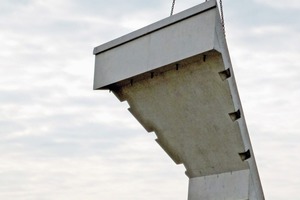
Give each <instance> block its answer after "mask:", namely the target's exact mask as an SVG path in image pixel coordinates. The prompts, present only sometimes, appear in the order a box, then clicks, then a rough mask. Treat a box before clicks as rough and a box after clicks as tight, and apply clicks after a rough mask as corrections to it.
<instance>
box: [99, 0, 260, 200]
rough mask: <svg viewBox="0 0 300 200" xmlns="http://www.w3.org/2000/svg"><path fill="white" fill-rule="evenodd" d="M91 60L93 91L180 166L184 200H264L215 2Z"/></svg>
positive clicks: (151, 28) (110, 46)
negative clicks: (117, 105) (109, 99)
mask: <svg viewBox="0 0 300 200" xmlns="http://www.w3.org/2000/svg"><path fill="white" fill-rule="evenodd" d="M189 14H190V15H189ZM182 16H184V17H182ZM175 19H176V20H175ZM167 22H169V23H170V24H168V23H167ZM158 27H159V28H158ZM95 53H96V64H95V81H94V88H95V89H110V90H112V91H113V92H114V94H115V95H116V96H117V97H118V98H119V100H120V101H127V102H128V104H129V106H130V108H129V111H130V112H131V113H132V114H133V115H134V116H135V118H136V119H137V120H138V121H139V122H140V123H141V125H143V127H144V128H145V129H146V130H147V131H148V132H155V134H156V135H157V140H156V141H157V142H158V144H159V145H160V146H161V147H162V148H163V149H164V150H165V151H166V153H167V154H168V155H169V156H170V157H171V158H172V159H173V160H174V162H175V163H177V164H183V165H184V166H185V168H186V175H187V176H188V177H189V178H190V184H189V195H188V196H189V200H196V199H216V200H218V199H250V200H263V199H264V196H263V192H262V187H261V183H260V179H259V175H258V171H257V167H256V163H255V158H254V153H253V150H252V147H251V142H250V138H249V134H248V130H247V126H246V122H245V118H244V113H243V109H242V106H241V102H240V99H239V95H238V91H237V86H236V82H235V78H234V73H233V69H232V66H231V62H230V57H229V52H228V49H227V45H226V40H225V37H224V33H223V29H222V26H221V21H220V15H219V12H218V8H217V7H216V1H215V0H210V1H208V2H205V3H203V4H201V5H199V6H196V7H195V8H192V9H190V10H188V11H185V12H184V13H183V14H182V13H181V14H178V15H177V17H176V15H175V16H174V18H172V17H170V18H168V19H167V20H166V19H165V20H162V21H161V22H157V23H156V24H154V25H150V26H149V27H148V28H147V27H146V28H145V29H142V30H140V31H137V32H134V33H133V34H132V35H130V34H129V35H127V36H124V37H123V39H122V38H119V39H117V40H115V41H112V42H110V43H107V44H105V45H103V46H99V47H97V48H96V49H95Z"/></svg>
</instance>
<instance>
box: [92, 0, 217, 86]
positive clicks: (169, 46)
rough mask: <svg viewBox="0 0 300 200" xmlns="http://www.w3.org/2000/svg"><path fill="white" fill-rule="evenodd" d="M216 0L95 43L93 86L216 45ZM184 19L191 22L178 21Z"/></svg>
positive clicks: (108, 82)
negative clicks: (110, 40)
mask: <svg viewBox="0 0 300 200" xmlns="http://www.w3.org/2000/svg"><path fill="white" fill-rule="evenodd" d="M213 2H214V1H209V3H208V2H207V4H204V5H199V6H197V7H195V8H192V9H190V10H188V11H186V12H184V13H183V14H181V13H179V14H177V15H174V16H172V17H170V18H167V19H166V20H162V21H161V22H157V23H155V24H153V25H150V26H148V27H146V28H144V29H142V30H140V31H137V33H136V32H134V33H132V34H129V35H126V36H124V37H121V38H119V39H116V40H114V41H112V42H109V43H107V44H104V45H102V46H99V47H96V48H95V50H94V52H95V53H96V54H97V55H96V65H95V80H94V89H99V88H103V87H105V86H108V85H110V84H114V83H116V82H119V81H120V80H126V79H128V78H130V77H132V76H136V75H139V74H142V73H145V72H148V71H151V70H155V69H157V68H160V67H162V66H165V65H168V64H170V63H173V62H177V61H180V60H182V59H185V58H189V57H191V56H195V55H197V54H199V52H205V51H209V50H211V49H215V44H214V41H215V37H216V35H215V33H214V25H215V15H216V13H215V11H214V10H213V8H216V4H215V3H213ZM204 11H205V14H201V13H203V12H204ZM195 13H199V15H194V14H195ZM191 15H192V16H193V15H194V17H191ZM183 19H184V20H185V21H187V22H188V23H179V22H180V21H181V20H183ZM168 22H169V23H168ZM176 22H177V23H176ZM199 24H205V26H199ZM161 27H164V28H161ZM159 28H161V29H159ZM155 30H158V31H155ZM200 37H202V38H205V39H204V40H201V39H200ZM133 38H134V39H133ZM128 41H130V42H128ZM195 41H197V42H195Z"/></svg>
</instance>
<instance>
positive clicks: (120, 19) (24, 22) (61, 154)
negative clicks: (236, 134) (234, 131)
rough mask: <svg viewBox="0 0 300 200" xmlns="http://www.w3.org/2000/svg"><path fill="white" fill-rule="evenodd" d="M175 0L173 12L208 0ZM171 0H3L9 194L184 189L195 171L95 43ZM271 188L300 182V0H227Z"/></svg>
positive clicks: (11, 199) (24, 197)
mask: <svg viewBox="0 0 300 200" xmlns="http://www.w3.org/2000/svg"><path fill="white" fill-rule="evenodd" d="M202 2H204V1H199V0H177V3H176V5H175V10H174V12H175V13H178V12H180V11H182V10H184V9H187V8H190V7H192V6H194V5H197V4H199V3H202ZM171 3H172V0H151V1H144V0H127V1H124V0H109V1H108V0H106V1H104V0H51V1H50V0H0V199H5V200H48V199H49V200H53V199H55V200H66V199H72V200H82V199H87V200H96V199H105V200H106V199H107V200H108V199H109V200H119V199H122V200H132V199H137V200H139V199H143V200H150V199H151V200H153V199H160V200H174V199H178V200H181V199H187V189H188V178H187V177H186V176H185V175H184V171H185V169H184V167H183V166H182V165H176V164H175V163H174V162H173V161H172V160H171V158H169V157H168V156H167V154H166V153H165V152H164V151H163V150H162V149H161V148H160V147H159V146H158V145H157V144H156V142H155V141H154V139H155V134H154V133H147V132H146V131H145V130H144V129H143V128H142V126H141V125H139V124H138V123H137V121H136V120H135V119H134V118H133V117H132V116H131V115H130V114H129V112H128V111H127V108H128V105H127V103H126V102H123V103H120V102H119V101H118V100H117V98H116V97H115V96H114V95H113V94H111V93H109V92H108V91H93V90H92V86H93V73H94V56H93V54H92V51H93V48H94V47H96V46H98V45H100V44H102V43H105V42H108V41H110V40H112V39H115V38H117V37H120V36H122V35H124V34H127V33H130V32H132V31H134V30H136V29H138V28H141V27H143V26H146V25H149V24H151V23H153V22H156V21H158V20H160V19H163V18H165V17H168V16H169V13H170V9H171ZM223 4H224V5H223V6H224V15H225V26H226V35H227V42H228V46H229V51H230V54H231V59H232V63H233V68H234V71H235V76H236V81H237V84H238V89H239V92H240V97H241V100H242V104H243V109H244V112H245V117H246V121H247V124H248V129H249V133H250V137H251V141H252V145H253V149H254V152H255V156H256V161H257V165H258V169H259V172H260V177H261V182H262V185H263V189H264V193H265V197H266V199H272V200H281V199H296V198H297V197H299V188H300V170H299V169H300V161H299V157H300V156H299V153H300V147H299V142H300V134H299V130H300V117H299V116H300V101H299V98H300V79H299V75H300V64H299V58H300V45H299V44H300V36H299V34H300V21H299V19H300V1H299V0H289V1H281V0H239V1H237V0H236V1H233V0H223Z"/></svg>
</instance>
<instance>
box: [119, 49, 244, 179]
mask: <svg viewBox="0 0 300 200" xmlns="http://www.w3.org/2000/svg"><path fill="white" fill-rule="evenodd" d="M191 60H192V61H191V62H187V63H184V62H183V63H180V64H178V65H177V66H173V69H171V70H168V71H165V72H160V73H159V72H157V73H154V74H153V76H152V77H149V78H148V79H143V80H140V81H137V82H134V80H133V82H132V84H128V85H126V86H123V87H121V88H119V89H118V90H115V91H114V92H115V94H116V95H117V96H118V97H119V99H120V100H121V101H124V100H126V101H127V102H128V104H129V105H130V108H129V111H130V112H131V113H132V114H133V115H134V116H135V117H136V119H137V120H138V121H139V122H140V123H141V124H142V125H143V126H144V128H145V129H146V130H147V131H148V132H151V131H154V132H155V133H156V135H157V142H158V143H159V144H160V146H161V147H162V148H163V149H164V150H165V151H166V152H167V153H168V154H169V156H170V157H171V158H172V159H173V160H174V161H175V162H176V163H177V164H180V163H183V164H184V165H185V167H186V169H187V175H188V176H189V177H198V176H205V175H211V174H219V173H223V172H229V171H237V170H242V169H247V168H248V165H247V164H246V163H245V162H243V161H242V160H241V157H240V155H239V153H241V152H244V151H245V149H244V145H243V141H242V138H241V134H240V129H239V126H238V123H237V122H236V121H233V120H232V119H231V118H230V115H229V113H232V112H234V111H235V110H234V105H233V101H232V97H231V93H230V88H229V84H228V82H227V80H223V79H222V77H221V76H220V74H219V72H221V71H223V70H224V65H223V62H222V56H221V54H220V53H218V52H216V51H214V52H210V53H208V54H207V55H206V54H205V55H204V54H203V55H198V56H197V57H196V58H194V59H191ZM204 60H205V61H204Z"/></svg>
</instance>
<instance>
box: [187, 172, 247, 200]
mask: <svg viewBox="0 0 300 200" xmlns="http://www.w3.org/2000/svg"><path fill="white" fill-rule="evenodd" d="M248 193H249V170H241V171H234V172H227V173H222V174H215V175H210V176H203V177H196V178H191V179H190V180H189V196H188V200H248V199H249V196H248Z"/></svg>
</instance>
